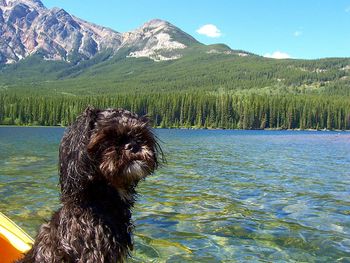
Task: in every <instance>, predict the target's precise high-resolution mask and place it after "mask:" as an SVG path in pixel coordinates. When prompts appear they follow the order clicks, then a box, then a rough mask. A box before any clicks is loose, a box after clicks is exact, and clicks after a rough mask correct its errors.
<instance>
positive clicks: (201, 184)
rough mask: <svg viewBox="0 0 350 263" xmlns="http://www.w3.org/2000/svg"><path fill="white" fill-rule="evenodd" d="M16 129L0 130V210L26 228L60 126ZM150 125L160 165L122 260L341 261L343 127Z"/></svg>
mask: <svg viewBox="0 0 350 263" xmlns="http://www.w3.org/2000/svg"><path fill="white" fill-rule="evenodd" d="M23 131H24V130H20V131H18V129H16V131H15V132H13V131H11V130H6V131H4V130H1V128H0V135H1V136H0V149H2V150H1V151H0V200H1V202H0V210H1V211H3V212H6V213H7V214H8V215H9V216H10V217H11V218H13V219H14V220H15V221H16V222H19V223H20V225H21V226H23V227H24V228H25V229H26V230H27V231H29V233H30V234H32V235H34V233H35V231H36V228H37V227H38V226H39V225H40V224H41V223H42V222H43V219H44V218H48V217H49V216H50V214H51V211H52V210H54V209H56V208H57V207H58V205H59V204H58V190H59V189H58V187H57V182H58V178H57V164H56V163H57V146H58V143H59V141H60V138H61V136H62V132H63V130H52V129H39V130H29V131H28V132H27V133H25V134H26V136H24V135H23V133H24V132H23ZM16 132H17V133H22V134H21V136H20V137H21V138H25V141H27V140H28V141H30V144H29V145H28V146H27V147H25V141H23V140H24V139H21V140H19V143H18V144H16V140H15V139H14V138H15V137H16ZM156 132H157V133H158V135H159V137H160V138H161V140H162V141H163V142H164V143H163V147H164V150H165V152H166V155H167V159H168V164H166V165H164V166H163V167H162V168H161V169H160V170H159V171H158V172H157V173H156V174H155V175H153V176H151V177H149V178H148V179H147V180H146V181H145V182H142V183H141V184H140V188H139V193H140V197H139V200H138V202H137V204H136V207H135V209H134V219H135V225H136V232H135V243H136V245H135V247H136V248H135V252H134V253H133V255H134V257H133V258H132V259H131V260H130V262H347V261H350V257H349V253H350V239H349V235H350V217H349V215H350V212H349V211H350V200H349V193H350V173H349V171H350V135H349V133H340V134H336V133H322V132H289V131H275V132H273V131H270V132H268V131H203V130H202V131H191V130H157V131H156ZM9 137H11V139H9ZM9 142H13V143H9ZM3 149H5V152H4V150H3ZM19 152H20V153H21V154H20V155H19V154H18V153H19Z"/></svg>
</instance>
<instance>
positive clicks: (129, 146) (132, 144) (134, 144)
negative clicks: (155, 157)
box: [124, 142, 140, 153]
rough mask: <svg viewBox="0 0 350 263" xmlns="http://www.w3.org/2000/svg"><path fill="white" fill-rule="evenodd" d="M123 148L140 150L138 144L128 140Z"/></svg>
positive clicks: (133, 150)
mask: <svg viewBox="0 0 350 263" xmlns="http://www.w3.org/2000/svg"><path fill="white" fill-rule="evenodd" d="M124 149H125V150H128V151H131V152H133V153H136V152H138V151H139V150H140V146H138V144H137V143H135V142H130V143H127V144H125V146H124Z"/></svg>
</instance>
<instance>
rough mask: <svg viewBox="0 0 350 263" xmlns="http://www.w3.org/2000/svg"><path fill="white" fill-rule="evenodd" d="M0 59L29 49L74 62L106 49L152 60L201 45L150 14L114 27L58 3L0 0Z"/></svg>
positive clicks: (9, 60) (3, 60)
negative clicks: (127, 26) (134, 24)
mask: <svg viewBox="0 0 350 263" xmlns="http://www.w3.org/2000/svg"><path fill="white" fill-rule="evenodd" d="M0 31H1V33H2V34H3V37H2V38H1V40H0V63H2V64H11V63H16V62H18V61H19V60H21V59H23V58H26V57H28V56H30V55H33V54H35V53H41V54H42V55H43V58H44V59H47V60H58V61H59V60H62V61H67V62H70V63H73V64H75V63H78V62H80V61H83V60H88V59H90V58H92V57H93V56H95V55H96V54H98V53H99V52H102V51H105V50H107V49H110V50H112V53H113V54H114V55H116V54H117V53H118V51H119V50H120V49H126V48H127V49H129V53H128V54H126V56H128V57H146V58H150V59H152V60H154V61H162V60H173V59H178V58H180V57H182V54H181V53H182V52H181V51H182V50H183V49H186V48H188V47H190V46H191V45H202V44H201V43H199V42H198V41H197V40H196V39H195V38H193V37H192V36H190V35H189V34H187V33H185V32H183V31H182V30H181V29H179V28H177V27H176V26H174V25H172V24H171V23H169V22H167V21H164V20H160V19H153V20H150V21H148V22H146V23H145V24H143V25H142V26H140V27H139V28H137V29H135V30H133V31H129V32H124V33H120V32H118V31H116V30H114V29H110V28H108V27H103V26H100V25H97V24H94V23H90V22H88V21H85V20H83V19H81V18H78V17H76V16H74V15H71V14H69V13H68V12H66V11H65V10H64V9H62V8H58V7H54V8H51V9H48V8H46V7H45V6H44V5H43V4H42V2H41V1H40V0H1V1H0Z"/></svg>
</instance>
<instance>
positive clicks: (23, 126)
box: [0, 124, 350, 132]
mask: <svg viewBox="0 0 350 263" xmlns="http://www.w3.org/2000/svg"><path fill="white" fill-rule="evenodd" d="M3 127H9V128H10V127H16V128H17V127H20V128H67V127H68V126H42V125H3V124H0V128H3ZM154 128H155V129H169V130H176V129H177V130H213V131H215V130H228V131H310V132H318V131H319V132H350V130H338V129H333V130H329V129H300V128H297V129H282V128H266V129H224V128H198V127H154Z"/></svg>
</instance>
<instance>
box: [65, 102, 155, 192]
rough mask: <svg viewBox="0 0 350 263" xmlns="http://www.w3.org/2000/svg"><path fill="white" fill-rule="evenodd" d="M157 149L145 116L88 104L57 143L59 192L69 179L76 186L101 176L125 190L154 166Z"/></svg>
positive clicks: (98, 178)
mask: <svg viewBox="0 0 350 263" xmlns="http://www.w3.org/2000/svg"><path fill="white" fill-rule="evenodd" d="M160 151H161V150H160V147H159V145H158V143H157V140H156V137H155V136H154V134H153V132H152V129H151V127H150V124H149V121H148V119H147V118H144V117H138V116H137V115H136V114H133V113H131V112H129V111H127V110H123V109H106V110H99V109H94V108H88V109H86V110H85V112H84V113H83V114H82V115H81V116H80V117H78V119H77V121H76V122H75V123H74V124H73V125H72V126H71V127H70V129H69V130H68V132H67V133H66V134H65V136H64V137H63V140H62V143H61V147H60V166H61V167H60V170H61V188H62V193H63V192H64V191H66V190H67V189H65V188H66V187H65V186H64V185H63V184H67V183H68V184H72V182H69V180H73V181H74V182H73V183H74V185H75V186H76V187H79V183H84V181H85V180H84V179H88V180H89V181H92V180H101V179H103V178H104V179H105V180H107V181H108V183H109V184H111V185H112V186H114V187H116V188H117V189H118V190H124V189H125V190H127V189H129V188H130V187H132V186H136V185H137V183H138V182H139V181H140V180H141V179H143V178H145V177H146V176H147V175H149V174H151V173H152V172H153V171H154V170H155V169H156V168H157V166H158V154H159V152H160ZM69 178H71V179H69ZM67 181H68V182H67ZM79 181H80V182H79ZM80 187H82V186H81V185H80Z"/></svg>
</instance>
